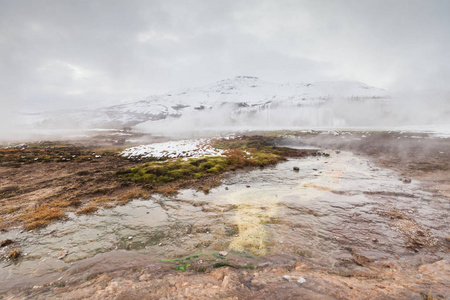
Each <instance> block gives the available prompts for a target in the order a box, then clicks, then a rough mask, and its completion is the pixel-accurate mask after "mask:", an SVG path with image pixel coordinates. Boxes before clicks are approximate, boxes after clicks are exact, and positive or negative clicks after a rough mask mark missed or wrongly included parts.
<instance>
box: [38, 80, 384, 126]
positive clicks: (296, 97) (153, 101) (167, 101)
mask: <svg viewBox="0 0 450 300" xmlns="http://www.w3.org/2000/svg"><path fill="white" fill-rule="evenodd" d="M386 98H388V94H387V92H386V91H385V90H382V89H379V88H375V87H371V86H368V85H366V84H364V83H360V82H353V81H336V82H315V83H298V84H278V83H271V82H266V81H263V80H260V79H259V78H257V77H249V76H237V77H235V78H232V79H227V80H222V81H218V82H216V83H213V84H210V85H206V86H203V87H197V88H188V89H182V90H178V91H173V92H169V93H166V94H163V95H154V96H150V97H148V98H147V99H144V100H141V101H137V102H133V103H127V104H121V105H114V106H108V107H104V108H101V109H97V110H78V111H71V112H65V113H58V114H48V115H45V116H44V120H43V121H41V122H40V125H41V126H49V127H52V126H54V125H55V124H60V123H61V122H62V123H63V124H70V126H73V124H77V125H78V126H79V125H82V127H84V128H93V127H97V128H121V127H124V126H133V125H136V124H140V123H143V122H146V121H157V120H162V119H166V118H178V117H181V116H182V115H184V114H187V113H189V114H195V113H196V112H197V111H199V112H200V111H204V112H207V111H208V110H213V109H221V108H222V107H224V106H226V107H227V111H231V112H232V113H244V112H247V113H248V112H252V111H256V110H270V109H273V108H277V107H292V108H296V109H301V107H310V106H320V105H322V104H324V103H326V102H328V101H329V100H335V99H347V100H355V101H357V100H368V99H386ZM59 126H61V125H59Z"/></svg>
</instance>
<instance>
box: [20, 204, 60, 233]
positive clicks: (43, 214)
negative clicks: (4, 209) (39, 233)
mask: <svg viewBox="0 0 450 300" xmlns="http://www.w3.org/2000/svg"><path fill="white" fill-rule="evenodd" d="M64 216H65V214H64V212H63V211H62V210H61V208H59V207H51V206H50V205H48V204H44V205H42V206H40V207H37V208H35V209H34V210H33V211H31V212H29V213H24V214H21V215H19V216H18V217H17V218H18V219H21V220H23V221H24V222H25V229H26V230H31V229H36V228H40V227H43V226H46V225H48V224H49V223H50V222H52V221H55V220H59V219H62V218H63V217H64Z"/></svg>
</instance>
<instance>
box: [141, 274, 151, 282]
mask: <svg viewBox="0 0 450 300" xmlns="http://www.w3.org/2000/svg"><path fill="white" fill-rule="evenodd" d="M149 279H150V276H149V275H148V274H142V275H141V276H140V277H139V281H147V280H149Z"/></svg>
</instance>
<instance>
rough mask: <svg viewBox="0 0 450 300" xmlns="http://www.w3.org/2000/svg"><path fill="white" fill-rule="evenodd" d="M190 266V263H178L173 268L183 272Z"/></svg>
mask: <svg viewBox="0 0 450 300" xmlns="http://www.w3.org/2000/svg"><path fill="white" fill-rule="evenodd" d="M190 266H191V264H185V265H179V266H176V267H175V270H177V271H183V272H185V271H186V270H187V268H189V267H190Z"/></svg>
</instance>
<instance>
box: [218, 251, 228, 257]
mask: <svg viewBox="0 0 450 300" xmlns="http://www.w3.org/2000/svg"><path fill="white" fill-rule="evenodd" d="M219 255H220V256H227V255H228V252H227V251H220V252H219Z"/></svg>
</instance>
